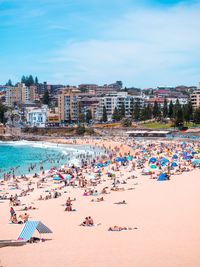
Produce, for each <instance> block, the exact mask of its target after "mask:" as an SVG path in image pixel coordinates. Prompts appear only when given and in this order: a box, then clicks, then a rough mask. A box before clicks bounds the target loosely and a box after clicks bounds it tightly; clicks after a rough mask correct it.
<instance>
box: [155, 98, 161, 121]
mask: <svg viewBox="0 0 200 267" xmlns="http://www.w3.org/2000/svg"><path fill="white" fill-rule="evenodd" d="M160 115H161V110H160V106H159V104H158V102H157V101H155V102H154V105H153V117H154V118H155V119H158V118H159V117H160Z"/></svg>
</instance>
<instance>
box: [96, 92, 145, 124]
mask: <svg viewBox="0 0 200 267" xmlns="http://www.w3.org/2000/svg"><path fill="white" fill-rule="evenodd" d="M132 100H133V103H135V102H138V103H139V104H140V105H141V106H142V105H143V103H144V98H143V96H142V95H141V96H131V95H128V93H127V92H117V93H112V94H107V95H105V96H104V97H102V98H101V100H100V102H99V107H98V109H97V111H96V119H97V120H100V119H101V118H102V116H103V107H104V106H105V107H106V111H107V116H108V120H111V119H112V115H113V112H114V109H115V107H117V108H118V109H120V108H121V106H122V104H124V106H125V113H126V116H129V115H131V111H130V109H131V101H132Z"/></svg>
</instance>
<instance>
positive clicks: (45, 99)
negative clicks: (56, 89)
mask: <svg viewBox="0 0 200 267" xmlns="http://www.w3.org/2000/svg"><path fill="white" fill-rule="evenodd" d="M43 104H44V105H49V104H50V96H49V91H48V90H46V91H45V92H44V95H43Z"/></svg>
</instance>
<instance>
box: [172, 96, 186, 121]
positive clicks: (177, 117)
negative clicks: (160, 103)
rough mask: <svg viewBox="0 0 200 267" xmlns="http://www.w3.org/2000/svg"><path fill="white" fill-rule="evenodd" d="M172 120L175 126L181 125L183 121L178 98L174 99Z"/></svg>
mask: <svg viewBox="0 0 200 267" xmlns="http://www.w3.org/2000/svg"><path fill="white" fill-rule="evenodd" d="M174 121H175V126H181V125H183V123H184V117H183V109H182V106H181V105H180V103H179V100H178V99H177V100H176V104H175V106H174Z"/></svg>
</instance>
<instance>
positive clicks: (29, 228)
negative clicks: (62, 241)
mask: <svg viewBox="0 0 200 267" xmlns="http://www.w3.org/2000/svg"><path fill="white" fill-rule="evenodd" d="M35 230H37V231H38V232H39V233H40V234H49V233H52V231H51V230H50V229H49V228H48V227H47V226H46V225H44V224H43V223H42V222H40V221H27V222H26V223H25V225H24V227H23V229H22V231H21V233H20V235H19V237H18V240H25V241H28V240H30V238H31V237H32V236H33V234H34V232H35Z"/></svg>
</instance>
